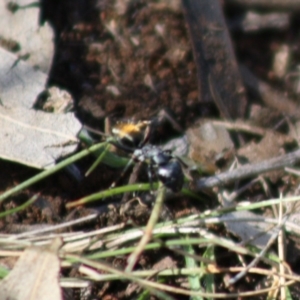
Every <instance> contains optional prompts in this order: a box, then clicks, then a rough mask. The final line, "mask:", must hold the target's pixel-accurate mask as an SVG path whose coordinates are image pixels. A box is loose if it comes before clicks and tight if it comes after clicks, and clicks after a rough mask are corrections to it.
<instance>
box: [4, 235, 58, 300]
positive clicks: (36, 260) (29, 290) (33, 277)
mask: <svg viewBox="0 0 300 300" xmlns="http://www.w3.org/2000/svg"><path fill="white" fill-rule="evenodd" d="M60 246H61V241H60V239H56V240H54V241H53V243H52V245H50V247H48V248H41V247H40V248H38V247H30V248H28V249H27V250H25V251H24V253H23V254H22V255H21V257H20V258H19V260H18V261H17V263H16V264H15V266H14V268H13V270H12V271H11V272H10V273H9V275H8V276H7V277H5V278H4V279H3V280H2V281H1V282H0V291H1V293H0V300H6V299H14V300H23V299H30V300H60V299H62V293H61V289H60V286H59V272H60V261H59V258H58V255H57V252H58V250H59V248H60Z"/></svg>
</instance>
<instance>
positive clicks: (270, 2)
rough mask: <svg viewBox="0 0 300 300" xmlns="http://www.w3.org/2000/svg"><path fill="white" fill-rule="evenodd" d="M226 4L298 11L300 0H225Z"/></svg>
mask: <svg viewBox="0 0 300 300" xmlns="http://www.w3.org/2000/svg"><path fill="white" fill-rule="evenodd" d="M225 2H226V3H228V4H239V5H242V6H245V7H255V8H269V9H280V10H282V9H285V10H291V9H300V0H284V1H283V0H226V1H225Z"/></svg>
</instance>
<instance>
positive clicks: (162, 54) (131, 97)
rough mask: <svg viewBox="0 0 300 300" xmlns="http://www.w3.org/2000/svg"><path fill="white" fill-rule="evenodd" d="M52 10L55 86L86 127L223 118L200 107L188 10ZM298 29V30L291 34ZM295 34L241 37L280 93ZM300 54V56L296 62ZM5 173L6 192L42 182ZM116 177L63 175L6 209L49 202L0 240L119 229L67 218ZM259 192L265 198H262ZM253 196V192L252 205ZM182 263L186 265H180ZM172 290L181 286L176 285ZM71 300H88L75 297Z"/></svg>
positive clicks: (11, 224)
mask: <svg viewBox="0 0 300 300" xmlns="http://www.w3.org/2000/svg"><path fill="white" fill-rule="evenodd" d="M43 2H44V4H43V5H44V10H43V14H42V16H41V17H42V21H43V20H48V21H50V23H51V24H52V25H53V27H54V28H55V32H56V40H55V44H56V52H55V58H54V61H53V67H52V70H51V74H50V78H49V85H58V86H60V87H62V88H66V89H67V90H69V91H70V92H71V93H72V95H73V96H74V99H75V101H76V114H77V116H78V118H79V119H80V120H81V121H82V122H83V123H84V124H87V125H89V126H91V127H93V128H96V129H100V130H103V124H104V119H105V118H106V117H111V118H113V119H123V118H129V117H130V118H134V119H137V120H139V119H151V118H153V117H154V116H156V115H157V114H158V113H159V112H160V111H161V110H162V109H167V110H168V111H169V112H170V113H171V115H172V116H173V117H174V119H175V120H176V121H177V122H178V123H179V124H180V125H181V126H182V127H183V128H184V129H185V128H187V127H189V126H190V125H191V124H192V123H193V122H194V121H195V120H196V119H198V118H201V117H217V114H216V112H217V110H216V108H215V106H214V104H212V103H202V102H200V101H199V100H198V95H197V82H196V67H195V64H194V61H193V54H192V49H191V45H190V41H189V37H188V34H187V28H186V25H185V19H184V17H183V14H182V11H181V9H180V7H176V5H174V6H173V7H171V8H170V7H169V6H164V5H161V3H160V2H159V1H142V0H140V1H130V4H129V5H128V7H127V9H126V10H125V11H124V10H123V9H122V5H121V4H120V7H118V9H116V8H115V5H114V4H113V2H114V1H109V0H103V1H100V0H99V1H96V0H85V1H82V0H76V1H74V0H65V1H60V0H56V1H54V0H48V1H46V0H45V1H43ZM118 2H119V3H121V2H122V1H118ZM124 2H125V1H124ZM126 2H127V1H126ZM227 13H228V16H232V15H235V13H236V12H235V11H234V9H232V8H229V9H228V11H227ZM296 25H297V24H296V22H295V24H293V26H294V27H292V28H293V29H294V28H295V26H296ZM295 34H296V29H295V32H293V31H290V32H282V33H280V34H274V35H272V34H265V33H263V34H260V35H250V36H248V37H244V36H243V35H241V34H238V33H237V34H234V35H233V38H234V45H235V48H236V51H237V56H238V59H239V61H241V62H243V63H245V64H247V65H248V66H250V67H251V68H252V70H256V74H258V75H260V76H261V77H262V78H264V79H268V80H269V81H270V82H271V83H272V81H271V80H270V76H269V75H270V74H269V69H270V64H271V62H270V55H271V49H272V48H274V47H278V45H280V44H281V43H282V41H283V40H284V41H291V40H293V38H294V35H295ZM297 50H298V48H294V49H293V51H294V52H295V53H296V52H297ZM294 57H295V60H296V59H299V57H297V56H296V55H295V56H294ZM275 84H276V81H275ZM169 130H170V128H169V127H167V129H164V128H163V129H161V130H160V129H158V133H156V134H159V138H158V140H164V138H165V137H169ZM92 162H93V158H87V159H85V160H83V161H81V162H79V164H78V167H79V168H80V169H81V170H82V171H83V172H84V171H85V170H86V169H87V168H88V167H89V166H90V165H91V163H92ZM0 168H1V171H2V172H1V175H0V190H1V191H5V190H7V189H9V188H11V187H13V186H15V185H16V184H18V183H20V182H22V181H23V180H25V179H27V178H29V177H31V176H33V175H34V174H35V173H36V171H35V170H31V169H29V168H26V167H22V166H19V165H17V164H12V163H8V162H4V161H1V162H0ZM103 174H106V175H105V176H104V175H103ZM115 176H116V172H115V171H113V170H110V169H109V168H108V167H103V166H101V167H100V168H98V169H97V170H96V172H94V173H93V174H92V175H91V177H89V178H88V179H86V180H83V181H82V182H81V183H80V184H78V183H77V182H75V181H74V179H72V178H70V177H69V176H68V175H67V174H66V173H65V172H63V171H62V172H60V173H59V174H56V175H54V176H52V177H50V178H48V179H47V180H46V181H44V182H42V183H40V184H37V185H35V186H34V187H31V188H30V189H27V190H25V191H23V192H22V193H20V194H18V195H16V196H14V197H12V198H11V199H10V200H9V201H7V202H5V204H2V205H1V206H2V209H3V208H4V209H9V208H12V207H14V206H17V205H18V204H20V203H23V201H25V200H26V199H28V196H31V195H33V194H35V193H37V192H38V193H40V200H39V201H37V203H36V204H35V205H34V206H32V207H31V208H28V209H27V210H25V211H24V212H22V213H18V214H15V215H14V217H10V218H7V219H6V220H5V221H1V224H0V225H1V231H2V232H12V231H14V232H15V231H18V230H24V227H26V225H31V224H38V223H50V224H54V223H56V222H61V221H63V220H65V219H67V218H75V217H78V216H81V215H86V214H89V213H90V212H91V211H94V210H97V211H99V212H103V213H102V214H100V217H99V219H98V220H97V222H96V223H93V224H90V225H88V226H92V227H93V228H95V227H96V228H97V227H99V228H100V227H104V226H107V225H110V224H116V223H117V222H119V221H120V220H121V219H122V217H121V216H119V215H116V214H115V212H114V211H109V210H108V209H107V206H106V205H104V206H100V207H99V206H93V207H89V208H80V209H78V210H77V211H76V212H75V213H72V215H70V212H69V211H67V210H66V208H65V204H66V203H67V202H68V201H70V200H74V199H78V198H80V197H81V196H84V195H88V194H90V193H92V192H95V191H98V190H101V189H105V188H107V187H108V186H109V185H110V183H111V182H112V180H113V178H114V177H115ZM100 179H101V180H100ZM100 182H101V184H100ZM252 192H253V195H255V197H258V194H257V193H256V191H255V190H253V191H252ZM253 195H252V194H251V191H250V192H249V197H252V196H253ZM116 200H117V199H116ZM180 200H181V201H178V202H173V203H172V204H171V205H168V206H169V209H171V211H172V213H173V214H175V216H179V215H182V214H188V213H190V212H191V211H193V210H199V209H201V210H202V209H205V208H208V207H209V205H210V204H205V205H203V207H199V205H198V204H195V203H193V201H192V200H190V199H184V198H182V199H180ZM148 213H149V212H148V210H147V211H146V212H145V211H141V212H140V211H136V210H133V211H132V212H130V213H129V215H128V216H127V218H133V219H134V220H135V222H137V223H143V222H145V220H147V216H148ZM88 226H87V225H86V227H85V229H87V228H88ZM76 229H78V228H76ZM212 230H213V229H212ZM216 230H217V231H218V234H226V233H224V232H223V231H222V229H220V228H216ZM217 251H218V249H217ZM222 251H223V252H222V253H219V254H218V255H216V256H217V257H218V260H219V261H220V264H221V265H222V266H225V265H224V262H227V263H226V264H228V266H232V265H235V263H236V262H235V259H236V258H235V257H233V255H232V254H231V253H225V252H224V250H222ZM168 254H170V255H172V256H173V258H175V259H176V255H174V253H168V250H162V251H161V252H159V253H153V254H152V256H151V255H145V256H143V257H142V258H141V261H140V267H142V268H143V267H145V268H151V266H152V265H153V263H154V261H158V260H159V257H165V256H166V255H168ZM154 258H155V259H154ZM111 263H112V265H114V266H119V267H122V266H123V265H124V264H125V259H124V260H121V259H118V260H117V259H115V260H114V261H111ZM182 263H183V262H182V261H181V260H178V265H181V264H182ZM73 272H74V271H73ZM64 275H67V274H64ZM73 275H74V274H73ZM251 280H252V282H247V278H246V279H245V280H243V281H242V283H240V284H239V285H238V287H237V290H239V291H242V290H249V289H251V287H253V286H256V287H259V286H260V283H259V280H260V279H259V278H256V279H255V282H253V278H251ZM217 281H219V287H218V289H219V292H226V291H227V290H226V289H225V288H224V286H223V281H222V278H217ZM170 284H175V285H176V284H178V283H177V282H176V280H174V281H172V282H170ZM126 288H127V283H122V282H119V283H117V282H115V283H111V284H110V285H109V286H108V287H104V286H103V285H102V284H98V285H96V286H95V288H94V295H100V293H101V291H103V294H101V295H102V296H101V297H102V299H127V298H126V296H125V294H124V291H125V290H126ZM72 297H73V299H78V298H80V296H79V295H76V291H75V292H74V294H73V295H72V296H71V298H72ZM175 297H176V296H175ZM153 299H154V298H153ZM177 299H179V298H177ZM182 299H188V298H185V297H182Z"/></svg>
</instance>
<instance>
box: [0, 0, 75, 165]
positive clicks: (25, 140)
mask: <svg viewBox="0 0 300 300" xmlns="http://www.w3.org/2000/svg"><path fill="white" fill-rule="evenodd" d="M4 2H7V1H4ZM4 2H3V1H0V16H1V13H2V14H4V15H5V14H8V13H9V14H12V13H11V12H9V11H7V10H6V8H4V7H5V5H4ZM17 4H19V5H26V4H29V3H28V1H27V2H26V1H18V2H17ZM1 8H3V9H5V10H6V12H5V13H4V12H3V11H2V10H1ZM23 10H24V11H27V12H29V11H30V15H26V16H22V15H21V14H19V11H20V10H18V11H17V12H16V13H14V14H13V15H9V17H8V16H7V15H5V18H4V19H5V20H6V21H9V20H10V21H11V22H12V23H11V24H10V23H3V22H4V21H3V20H2V19H1V18H0V36H1V35H2V34H3V31H2V29H3V27H10V28H11V30H12V28H15V32H14V34H15V33H18V34H16V37H18V36H19V35H22V34H23V33H22V30H21V29H22V27H23V26H22V25H21V23H18V21H16V23H15V22H14V21H13V20H15V18H17V17H18V18H25V17H26V18H28V23H30V22H31V19H34V24H35V29H34V30H33V29H29V28H27V27H26V26H25V25H24V27H23V29H25V30H26V28H27V29H28V31H30V33H31V35H27V37H26V39H23V37H22V43H23V44H22V47H23V45H24V46H25V44H26V45H27V44H28V45H29V46H30V47H31V48H30V51H33V49H34V51H37V52H39V51H40V52H42V53H43V51H44V49H40V48H39V47H40V43H41V40H40V41H39V42H36V43H35V42H34V41H35V38H34V35H35V34H37V35H38V36H39V37H37V39H40V38H41V36H40V34H39V30H38V27H37V22H38V21H37V20H38V12H39V11H38V9H36V8H35V9H32V10H30V9H29V8H26V9H22V11H23ZM33 13H34V16H33V15H32V14H33ZM10 18H11V19H10ZM18 18H17V19H18ZM29 19H30V21H29ZM20 22H21V21H20ZM7 32H8V33H9V32H10V31H7ZM28 34H29V33H28ZM8 38H12V37H10V36H8ZM14 38H15V37H14ZM43 45H44V44H43ZM51 45H52V44H51ZM34 47H35V48H34ZM51 47H52V46H51ZM51 47H50V48H51ZM52 52H53V51H52ZM52 52H51V53H52ZM44 59H45V60H47V61H49V62H51V61H52V54H51V56H50V57H44ZM31 63H32V61H31ZM34 64H35V63H34ZM47 79H48V76H47V75H46V74H45V73H43V72H41V71H40V70H37V69H36V68H34V67H33V66H32V65H30V63H29V62H28V61H22V60H18V57H17V55H15V54H13V53H10V52H8V51H7V50H5V49H3V48H1V47H0V100H1V105H2V106H0V128H1V129H0V138H1V145H0V157H1V158H4V159H9V160H12V161H16V162H20V163H22V164H26V165H29V166H32V167H36V168H50V167H52V166H53V165H54V164H55V162H56V160H57V159H58V158H61V157H64V156H66V155H68V154H70V153H72V152H74V151H75V150H76V148H77V144H78V140H77V138H76V135H77V133H78V132H79V130H80V129H81V124H80V122H79V121H78V120H77V119H76V118H75V116H74V114H73V113H66V114H61V115H56V114H52V113H47V112H43V111H37V110H34V109H32V107H33V105H34V104H35V102H36V99H37V98H38V95H39V94H40V93H41V92H43V91H44V90H45V85H46V82H47ZM57 95H58V96H59V95H61V96H62V98H63V95H64V93H57ZM62 100H64V99H62Z"/></svg>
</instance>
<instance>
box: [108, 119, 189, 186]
mask: <svg viewBox="0 0 300 300" xmlns="http://www.w3.org/2000/svg"><path fill="white" fill-rule="evenodd" d="M112 133H113V135H114V136H115V138H116V142H111V143H112V144H113V145H114V146H116V147H117V148H119V149H121V150H124V151H126V152H128V153H132V160H133V161H136V162H141V163H143V162H145V163H147V164H148V176H149V180H150V183H151V184H152V181H153V177H156V178H157V179H158V180H160V181H161V182H162V183H163V184H164V185H165V186H166V187H168V188H170V189H171V190H172V191H173V192H179V191H181V189H182V186H183V183H184V174H183V171H182V167H181V164H180V162H179V161H178V159H177V158H175V157H174V156H173V155H172V154H171V151H169V150H163V149H161V148H159V147H157V146H154V145H151V144H147V145H146V143H147V141H148V140H149V136H150V133H151V121H139V122H137V123H131V122H127V123H118V124H117V125H116V126H115V127H114V128H113V129H112ZM126 170H127V168H125V170H124V172H125V171H126ZM124 172H123V173H124Z"/></svg>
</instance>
